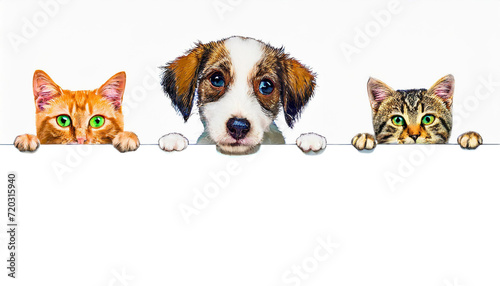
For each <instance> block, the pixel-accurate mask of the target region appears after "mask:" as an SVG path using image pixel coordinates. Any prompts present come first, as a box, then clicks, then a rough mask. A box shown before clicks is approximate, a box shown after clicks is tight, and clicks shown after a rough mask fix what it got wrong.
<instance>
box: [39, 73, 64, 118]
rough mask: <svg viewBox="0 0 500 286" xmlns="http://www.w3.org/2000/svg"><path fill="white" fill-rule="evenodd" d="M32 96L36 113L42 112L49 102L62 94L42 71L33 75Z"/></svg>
mask: <svg viewBox="0 0 500 286" xmlns="http://www.w3.org/2000/svg"><path fill="white" fill-rule="evenodd" d="M33 94H34V96H35V106H36V111H37V112H38V111H43V110H45V107H46V106H47V105H48V104H49V101H50V100H52V99H53V98H55V97H57V96H60V95H61V94H62V89H61V88H60V87H59V86H58V85H57V84H56V83H55V82H54V81H53V80H52V79H51V78H50V76H49V75H48V74H46V73H45V72H44V71H42V70H36V71H35V74H34V75H33Z"/></svg>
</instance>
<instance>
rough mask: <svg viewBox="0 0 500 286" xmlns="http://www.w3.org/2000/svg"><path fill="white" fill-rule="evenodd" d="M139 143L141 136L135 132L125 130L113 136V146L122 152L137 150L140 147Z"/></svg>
mask: <svg viewBox="0 0 500 286" xmlns="http://www.w3.org/2000/svg"><path fill="white" fill-rule="evenodd" d="M139 145H140V143H139V138H137V135H135V133H133V132H129V131H123V132H120V133H118V134H117V135H116V136H115V138H113V146H115V148H116V149H117V150H118V151H120V152H122V153H124V152H129V151H135V150H137V148H139Z"/></svg>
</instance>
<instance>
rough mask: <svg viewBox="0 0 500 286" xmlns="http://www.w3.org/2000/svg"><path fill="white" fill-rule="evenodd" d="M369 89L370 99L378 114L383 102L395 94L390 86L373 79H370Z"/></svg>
mask: <svg viewBox="0 0 500 286" xmlns="http://www.w3.org/2000/svg"><path fill="white" fill-rule="evenodd" d="M367 88H368V98H369V99H370V104H371V106H372V110H373V112H377V111H378V108H379V107H380V104H382V101H384V100H385V99H386V98H387V97H389V96H391V95H392V93H393V92H394V90H393V89H392V88H391V87H390V86H388V85H387V84H385V83H383V82H382V81H380V80H378V79H375V78H373V77H370V79H369V80H368V84H367Z"/></svg>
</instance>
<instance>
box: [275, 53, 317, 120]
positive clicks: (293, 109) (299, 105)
mask: <svg viewBox="0 0 500 286" xmlns="http://www.w3.org/2000/svg"><path fill="white" fill-rule="evenodd" d="M315 87H316V76H315V74H314V73H313V72H312V71H311V70H309V68H307V67H306V66H304V65H302V64H301V63H300V62H299V61H297V60H296V59H294V58H290V57H288V56H285V58H284V60H283V86H282V92H281V104H282V105H283V112H284V114H285V120H286V123H287V124H288V126H289V127H290V128H293V124H294V123H295V121H296V120H297V119H298V118H299V116H300V112H301V111H302V109H303V108H304V106H305V105H306V104H307V102H308V101H309V99H311V97H312V96H313V93H314V88H315Z"/></svg>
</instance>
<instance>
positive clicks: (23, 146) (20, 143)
mask: <svg viewBox="0 0 500 286" xmlns="http://www.w3.org/2000/svg"><path fill="white" fill-rule="evenodd" d="M14 146H16V148H17V149H19V151H21V152H35V151H36V149H38V147H39V146H40V140H38V137H36V135H31V134H23V135H19V136H17V137H16V139H15V140H14Z"/></svg>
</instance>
